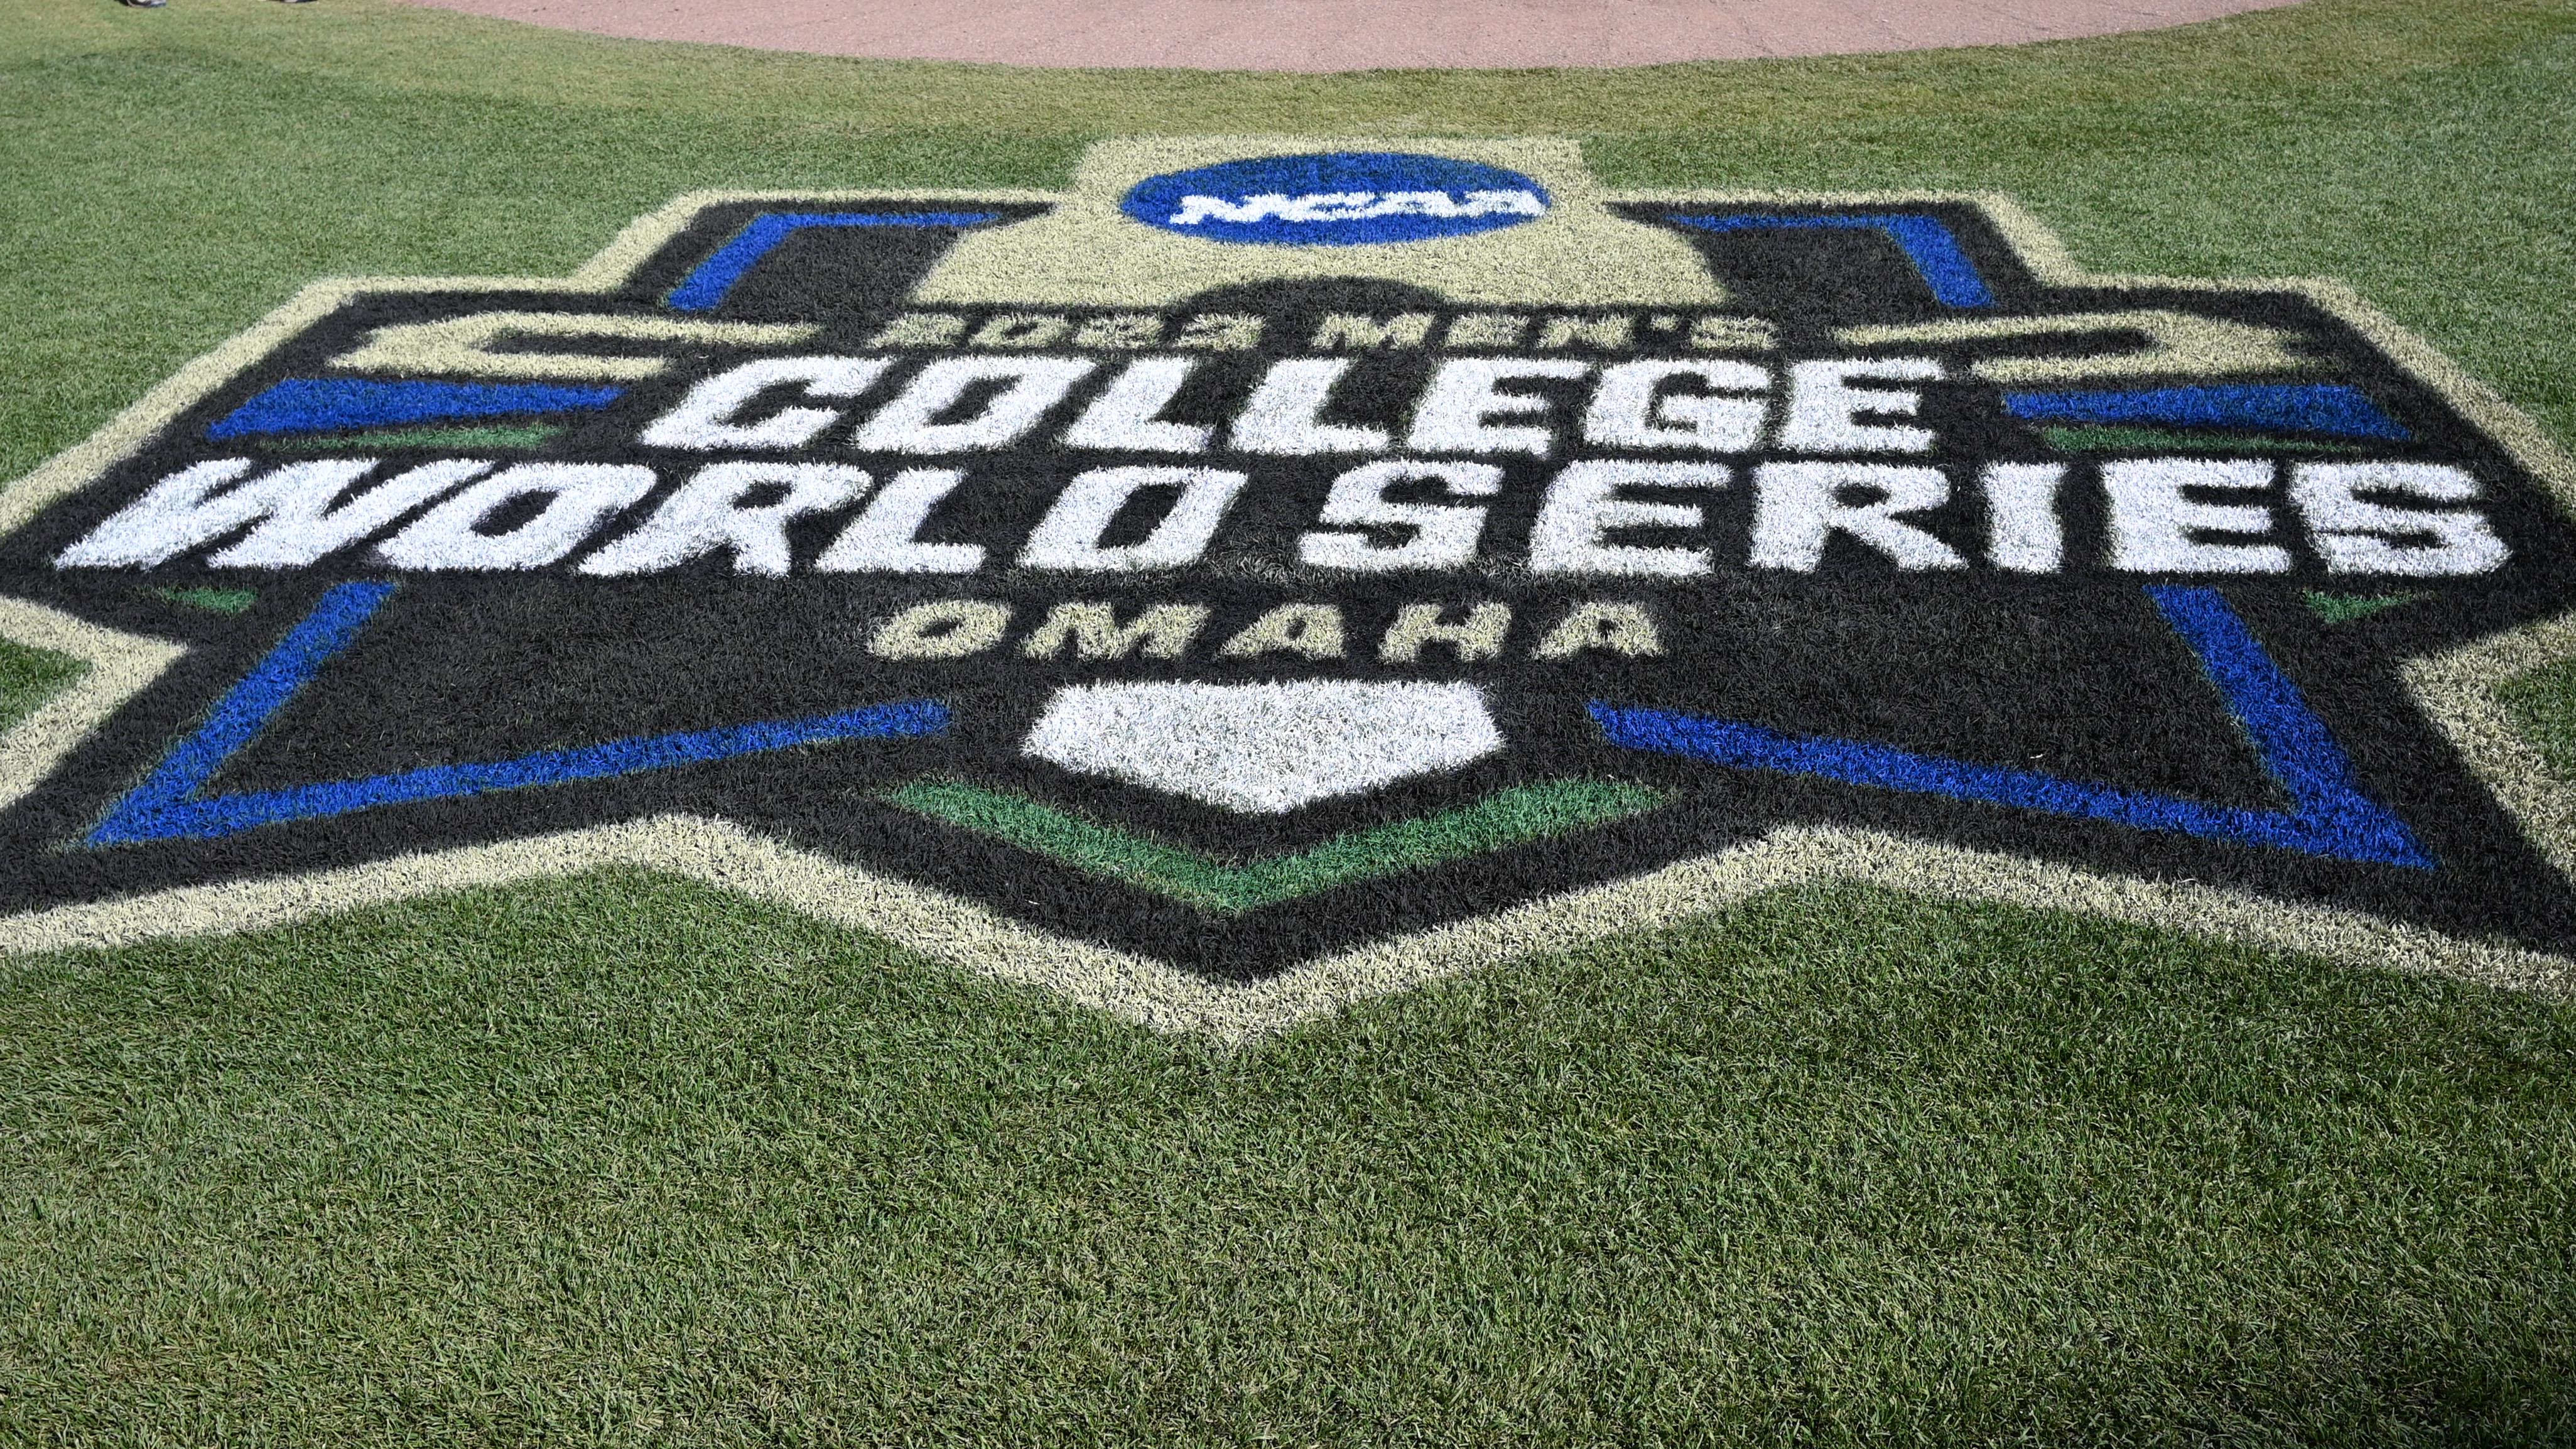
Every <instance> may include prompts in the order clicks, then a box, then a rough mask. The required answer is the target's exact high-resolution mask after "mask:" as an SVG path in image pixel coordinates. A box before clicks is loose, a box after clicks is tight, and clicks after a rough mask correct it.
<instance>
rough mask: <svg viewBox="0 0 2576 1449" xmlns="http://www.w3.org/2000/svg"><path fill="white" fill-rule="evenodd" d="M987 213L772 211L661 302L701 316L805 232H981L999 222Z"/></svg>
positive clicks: (747, 228)
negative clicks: (912, 228) (950, 229)
mask: <svg viewBox="0 0 2576 1449" xmlns="http://www.w3.org/2000/svg"><path fill="white" fill-rule="evenodd" d="M1000 214H1001V213H999V212H991V211H922V212H912V213H908V214H907V213H903V212H885V213H875V212H859V211H819V212H818V211H773V212H767V213H765V214H763V215H760V216H755V217H753V218H752V219H751V224H750V225H748V226H745V227H744V228H743V229H742V230H741V231H739V232H736V233H735V234H734V238H733V240H731V241H729V242H726V243H725V244H724V245H723V246H721V247H718V248H717V249H716V254H715V255H714V256H711V257H709V258H707V259H706V260H705V261H703V262H700V263H699V264H698V269H697V270H696V271H694V272H691V273H689V275H688V278H687V279H686V280H685V281H683V282H681V283H680V285H678V286H677V287H674V288H672V289H671V295H670V296H669V297H668V298H666V299H665V300H666V301H668V302H669V303H670V304H671V305H672V306H674V307H677V308H679V309H680V310H681V311H683V312H704V311H706V310H708V309H709V308H711V307H714V306H715V305H716V304H717V303H719V302H722V301H723V300H724V299H725V293H727V292H730V291H732V290H733V284H734V283H736V282H739V281H741V280H742V278H743V274H744V273H746V272H749V271H750V270H751V269H752V268H753V267H754V266H757V265H758V264H759V262H760V259H761V258H762V257H765V256H767V255H769V254H770V253H771V252H773V251H775V250H777V249H778V245H779V243H781V242H784V241H786V240H787V239H788V238H789V237H791V236H794V235H795V234H796V233H797V232H800V231H802V230H804V229H805V228H807V227H811V226H929V227H938V226H947V227H965V226H981V225H983V224H984V223H985V222H988V221H992V220H994V219H996V218H997V217H999V216H1000Z"/></svg>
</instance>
